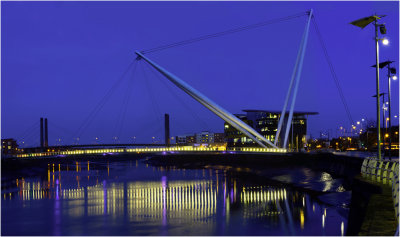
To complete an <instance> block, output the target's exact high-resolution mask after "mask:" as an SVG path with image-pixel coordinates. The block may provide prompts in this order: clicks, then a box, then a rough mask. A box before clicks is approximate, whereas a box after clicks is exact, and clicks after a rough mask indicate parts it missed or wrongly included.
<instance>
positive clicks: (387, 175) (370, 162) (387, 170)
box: [361, 157, 399, 221]
mask: <svg viewBox="0 0 400 237" xmlns="http://www.w3.org/2000/svg"><path fill="white" fill-rule="evenodd" d="M361 175H362V176H363V177H365V178H367V179H371V180H373V181H377V182H379V183H383V184H385V185H390V186H391V187H392V198H393V204H394V210H395V215H396V219H397V221H399V162H398V161H379V160H377V159H376V158H375V157H369V158H366V159H364V161H363V163H362V166H361Z"/></svg>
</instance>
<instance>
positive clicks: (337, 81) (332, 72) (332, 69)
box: [313, 16, 354, 126]
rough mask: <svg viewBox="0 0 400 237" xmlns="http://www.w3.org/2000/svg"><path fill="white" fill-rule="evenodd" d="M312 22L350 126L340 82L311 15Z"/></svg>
mask: <svg viewBox="0 0 400 237" xmlns="http://www.w3.org/2000/svg"><path fill="white" fill-rule="evenodd" d="M313 23H314V28H315V31H316V33H317V36H318V39H319V42H320V43H321V46H322V49H323V51H324V55H325V58H326V61H327V62H328V65H329V69H330V71H331V74H332V77H333V79H334V81H335V85H336V88H337V89H338V91H339V96H340V99H341V100H342V103H343V106H344V108H345V110H346V114H347V117H348V119H349V120H350V123H351V126H352V125H353V124H354V121H353V118H352V117H351V114H350V110H349V107H348V105H347V102H346V99H345V97H344V94H343V91H342V88H341V87H340V84H339V80H338V78H337V75H336V72H335V70H334V68H333V65H332V62H331V59H330V58H329V55H328V51H327V49H326V46H325V43H324V40H323V39H322V36H321V33H320V31H319V29H318V26H317V22H316V21H315V16H314V17H313Z"/></svg>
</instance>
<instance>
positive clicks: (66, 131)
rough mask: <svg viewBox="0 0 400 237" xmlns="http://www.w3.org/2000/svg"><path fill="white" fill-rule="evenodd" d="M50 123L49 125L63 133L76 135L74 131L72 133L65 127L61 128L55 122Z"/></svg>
mask: <svg viewBox="0 0 400 237" xmlns="http://www.w3.org/2000/svg"><path fill="white" fill-rule="evenodd" d="M48 122H49V125H51V126H52V127H54V128H56V129H58V130H59V131H62V132H63V133H68V134H69V135H74V132H73V131H71V130H69V129H66V128H64V127H61V126H59V125H57V124H55V123H54V122H50V120H49V121H48Z"/></svg>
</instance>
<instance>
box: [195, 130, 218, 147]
mask: <svg viewBox="0 0 400 237" xmlns="http://www.w3.org/2000/svg"><path fill="white" fill-rule="evenodd" d="M196 143H198V144H213V143H214V133H211V132H208V131H204V132H201V133H196Z"/></svg>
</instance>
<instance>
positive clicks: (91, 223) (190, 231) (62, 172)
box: [1, 160, 347, 236]
mask: <svg viewBox="0 0 400 237" xmlns="http://www.w3.org/2000/svg"><path fill="white" fill-rule="evenodd" d="M325 175H326V174H325ZM2 180H3V179H2ZM2 186H3V188H2V192H1V194H2V201H1V234H2V235H274V236H275V235H339V236H340V235H343V234H344V233H345V228H346V225H347V217H346V215H343V213H342V212H341V207H337V206H332V205H327V204H323V203H322V202H321V201H319V200H317V199H315V198H313V197H312V196H310V195H308V194H307V193H303V192H299V191H295V190H293V189H291V188H289V187H286V186H284V185H271V184H269V185H264V184H262V183H261V184H260V182H257V184H255V183H254V182H252V181H250V180H248V179H244V178H241V175H240V173H239V174H238V173H236V174H232V172H227V171H226V170H224V169H219V170H215V169H198V170H188V169H186V170H185V169H165V168H160V167H152V166H149V165H147V164H145V163H143V161H141V160H132V161H120V162H119V161H113V162H110V161H107V160H102V161H101V160H99V161H87V160H80V161H73V162H69V163H61V164H59V163H54V164H48V168H47V171H46V172H45V173H40V174H38V175H34V176H31V177H20V178H18V179H15V180H13V181H11V182H10V181H9V180H8V181H7V183H4V182H3V181H2Z"/></svg>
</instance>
